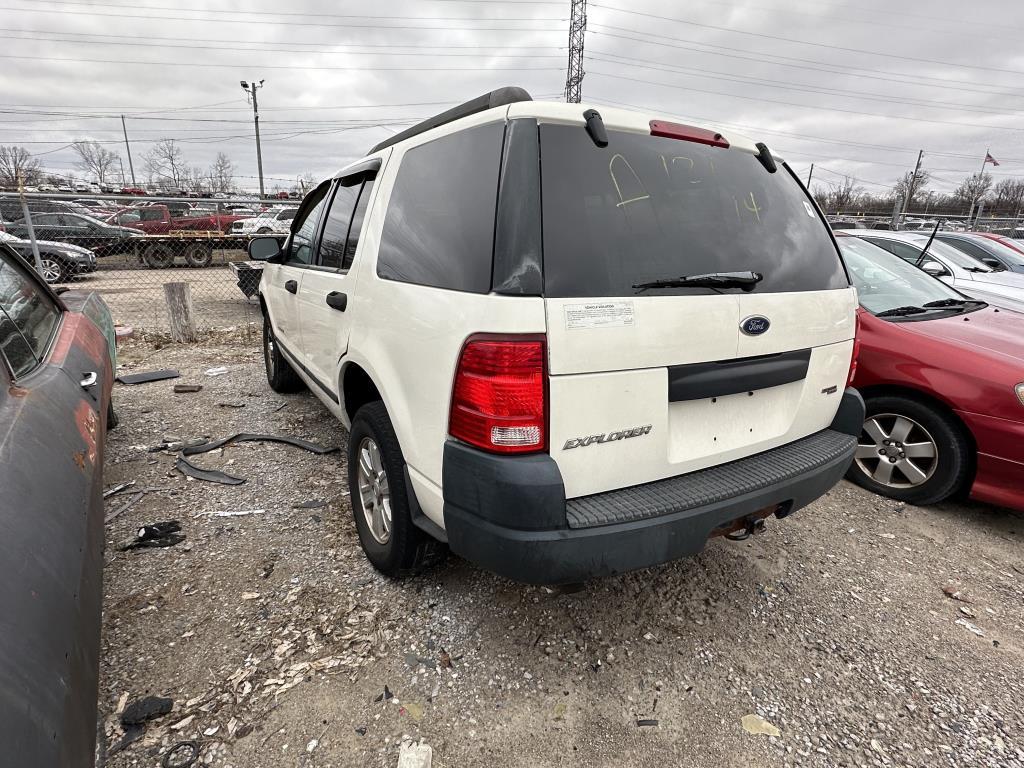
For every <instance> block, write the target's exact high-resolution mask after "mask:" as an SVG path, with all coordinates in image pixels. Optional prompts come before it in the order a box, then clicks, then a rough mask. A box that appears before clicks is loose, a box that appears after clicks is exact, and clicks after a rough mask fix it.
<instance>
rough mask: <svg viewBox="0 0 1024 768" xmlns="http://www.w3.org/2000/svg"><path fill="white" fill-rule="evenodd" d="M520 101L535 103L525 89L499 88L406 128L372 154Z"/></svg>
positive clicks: (386, 140)
mask: <svg viewBox="0 0 1024 768" xmlns="http://www.w3.org/2000/svg"><path fill="white" fill-rule="evenodd" d="M520 101H533V97H532V96H530V94H529V93H527V92H526V91H525V90H524V89H523V88H517V87H515V86H509V87H506V88H498V89H497V90H494V91H491V92H490V93H485V94H484V95H483V96H477V97H476V98H475V99H470V100H469V101H467V102H466V103H464V104H459V106H457V107H452V108H451V109H449V110H447V111H445V112H442V113H441V114H439V115H434V116H433V117H428V118H427V119H426V120H424V121H422V122H419V123H416V125H414V126H412V127H411V128H406V129H405V130H404V131H402V132H401V133H396V134H395V135H394V136H392V137H390V138H388V139H385V140H384V141H382V142H381V143H380V144H378V145H377V146H375V147H374V148H373V149H371V150H370V154H373V153H374V152H379V151H380V150H382V149H384V148H385V147H390V146H392V145H393V144H397V143H398V142H400V141H405V140H406V139H411V138H412V137H413V136H418V135H419V134H421V133H425V132H426V131H429V130H430V129H431V128H437V127H438V126H441V125H444V124H445V123H450V122H452V121H454V120H458V119H459V118H460V117H468V116H469V115H475V114H476V113H477V112H483V111H484V110H487V109H493V108H494V107H503V106H505V105H506V104H515V103H516V102H520Z"/></svg>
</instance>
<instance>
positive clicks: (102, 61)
mask: <svg viewBox="0 0 1024 768" xmlns="http://www.w3.org/2000/svg"><path fill="white" fill-rule="evenodd" d="M0 59H19V60H22V61H51V62H62V61H63V62H69V63H71V64H131V65H133V66H155V67H205V68H207V69H211V68H212V69H238V68H239V67H240V66H244V65H243V64H241V63H231V64H211V63H208V62H199V61H128V60H124V59H60V58H55V57H53V56H18V55H15V54H10V53H0ZM259 66H260V67H261V68H262V69H288V70H305V71H341V72H557V71H561V67H486V68H484V69H481V68H479V67H324V66H305V65H287V64H276V65H273V64H260V65H259Z"/></svg>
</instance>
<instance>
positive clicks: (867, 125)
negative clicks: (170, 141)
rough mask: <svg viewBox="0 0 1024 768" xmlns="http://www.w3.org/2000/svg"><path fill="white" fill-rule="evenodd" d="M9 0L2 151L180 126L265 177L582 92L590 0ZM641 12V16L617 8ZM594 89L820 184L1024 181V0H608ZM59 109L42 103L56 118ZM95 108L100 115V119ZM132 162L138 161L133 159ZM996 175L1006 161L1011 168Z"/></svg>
mask: <svg viewBox="0 0 1024 768" xmlns="http://www.w3.org/2000/svg"><path fill="white" fill-rule="evenodd" d="M228 5H229V4H228V3H225V2H223V0H221V2H217V3H214V2H208V1H207V0H102V1H100V2H84V1H82V2H71V1H70V0H0V11H2V15H3V22H2V23H0V28H2V31H3V36H4V42H5V44H4V46H3V48H2V53H0V58H2V59H3V62H2V64H0V104H2V106H0V144H19V145H22V146H24V147H26V148H27V149H29V150H30V151H31V152H33V153H36V154H38V155H40V158H39V159H40V160H41V161H43V162H44V163H45V164H46V166H47V167H48V168H53V169H55V170H60V171H64V172H67V171H70V170H74V161H75V156H74V154H73V153H72V151H71V150H70V149H67V148H62V147H64V145H66V144H68V143H69V142H71V141H74V140H76V139H82V138H92V139H96V140H98V141H103V142H110V144H109V146H110V148H112V149H114V150H116V151H118V152H121V153H122V156H123V152H124V145H123V142H122V135H121V122H120V118H119V117H118V115H120V114H121V113H124V114H125V115H126V116H127V123H128V132H129V138H130V139H131V141H132V153H133V157H134V159H135V169H136V173H137V174H138V175H139V176H140V181H141V176H142V173H141V166H142V156H143V155H144V154H145V152H146V151H147V150H148V148H149V147H151V146H152V142H154V141H156V140H158V139H161V138H174V139H176V140H178V141H180V142H181V143H182V148H183V149H184V150H185V152H186V156H187V159H188V160H189V162H190V163H192V164H194V165H197V166H200V167H206V166H208V165H209V164H210V162H211V161H212V160H213V157H214V155H215V154H216V153H217V152H218V151H224V152H226V153H227V154H228V155H229V156H230V157H231V159H232V160H233V161H234V163H235V166H236V173H237V174H239V176H240V177H241V178H239V184H240V185H241V186H243V187H247V188H251V189H254V188H256V186H257V182H256V180H255V176H256V157H255V148H254V141H253V134H252V112H251V108H250V107H249V105H248V104H247V101H246V96H245V94H244V93H243V92H242V90H241V87H240V86H239V81H240V80H242V79H245V80H252V79H257V80H258V79H261V78H263V79H265V83H264V88H263V89H262V90H260V91H259V93H258V98H259V106H260V115H261V121H260V122H261V130H262V133H263V165H264V174H265V175H266V177H267V186H268V188H272V187H273V186H274V184H275V183H279V184H281V185H282V186H285V187H287V186H290V185H291V184H292V183H293V182H294V179H295V177H296V176H297V175H298V174H300V173H305V172H310V173H312V174H314V175H315V176H317V177H320V176H325V175H327V174H329V173H331V172H333V171H334V170H335V169H337V168H338V167H340V166H342V165H344V164H345V163H347V162H348V161H350V160H351V159H353V158H355V157H358V156H360V155H361V154H363V153H365V152H366V150H367V149H369V147H371V146H372V145H373V144H375V143H376V142H378V141H380V140H381V139H382V138H384V137H386V136H387V135H389V134H390V133H394V132H396V131H398V130H401V129H402V128H403V127H405V126H407V125H408V124H410V122H412V121H415V120H417V119H421V118H423V117H427V116H429V115H431V114H434V113H436V112H439V111H441V110H443V109H445V108H447V107H448V106H451V105H453V104H455V103H458V102H460V101H464V100H466V99H468V98H471V97H473V96H476V95H479V94H481V93H484V92H486V91H488V90H491V89H493V88H496V87H499V86H502V85H519V86H523V87H525V88H526V89H527V90H529V91H530V92H531V93H532V94H533V95H534V98H539V97H543V98H553V99H559V100H560V99H561V98H562V92H563V90H564V82H565V69H566V59H567V42H568V17H569V8H570V2H569V0H558V1H557V2H525V1H524V0H416V1H415V2H413V1H412V0H388V1H386V2H381V1H380V0H378V2H369V1H368V0H366V1H364V0H347V1H346V2H331V1H329V0H292V1H291V2H281V1H280V0H278V1H277V2H271V1H270V0H254V2H246V3H244V4H242V3H236V4H235V5H239V6H241V5H244V7H245V8H246V9H247V10H245V11H231V10H224V9H225V8H226V7H227V6H228ZM616 8H618V9H626V8H628V10H616ZM587 21H588V28H587V33H586V54H585V58H584V67H585V69H586V72H587V74H586V78H585V79H584V82H583V100H584V102H585V103H591V104H596V105H600V104H609V105H616V106H618V105H630V106H634V107H639V108H642V109H644V110H649V111H652V112H656V113H660V114H666V115H672V116H677V117H680V118H685V119H687V120H690V121H693V122H699V123H701V124H705V125H709V126H711V127H716V128H719V129H720V130H722V132H723V133H725V134H726V135H728V132H729V129H730V128H732V129H734V130H737V129H739V130H741V132H743V133H745V134H747V135H749V136H751V137H753V138H754V139H755V140H763V141H765V142H766V143H768V144H769V146H771V147H772V148H774V149H775V150H776V151H777V152H779V153H781V154H783V155H784V156H785V157H786V159H787V160H789V162H790V163H791V165H792V166H793V167H794V168H795V169H797V170H798V171H799V172H801V173H802V174H803V175H804V177H805V178H806V172H807V169H808V167H809V165H810V163H811V162H813V163H815V181H820V182H835V181H838V180H839V179H840V177H841V176H842V175H843V174H849V175H852V176H854V177H856V178H857V179H858V180H859V183H861V184H862V185H863V186H864V188H865V189H866V190H870V191H873V192H876V193H881V192H885V188H886V187H891V185H892V184H893V182H894V181H895V179H896V178H897V177H898V176H899V175H900V174H901V173H902V172H904V171H906V170H909V169H912V168H913V165H914V162H915V160H916V158H917V150H918V149H924V150H925V159H924V167H925V168H927V169H929V170H931V171H932V172H933V174H934V181H933V188H935V189H937V190H944V191H945V190H951V189H952V188H953V187H955V186H956V185H957V183H958V182H959V181H960V180H961V179H962V178H963V177H964V176H965V175H967V174H969V173H974V172H977V171H978V170H979V169H980V167H981V162H982V158H983V157H984V155H985V150H986V148H988V149H989V150H990V152H991V154H992V155H993V156H994V157H995V158H996V159H997V160H998V161H999V162H1000V166H999V167H998V168H996V169H994V172H995V174H996V179H997V180H998V179H1000V178H1002V177H1003V176H1004V175H1021V176H1024V121H1022V120H1021V115H1022V114H1024V44H1022V41H1024V3H1022V2H1020V1H1019V0H976V1H975V2H972V3H970V4H965V3H962V2H952V0H928V1H927V2H925V1H924V0H903V1H902V2H893V1H892V0H889V1H888V2H882V1H881V0H864V2H843V1H842V0H816V1H814V2H812V1H811V0H806V1H805V0H750V1H749V2H743V1H741V0H703V2H700V3H679V2H671V1H670V0H629V2H627V0H604V1H602V2H596V3H595V2H591V3H590V5H589V10H588V19H587ZM43 111H45V112H49V113H53V114H46V115H43V114H40V112H43ZM85 115H90V116H85ZM124 165H125V171H126V173H127V170H128V163H127V159H126V158H125V163H124ZM989 169H990V170H991V169H992V168H991V166H989Z"/></svg>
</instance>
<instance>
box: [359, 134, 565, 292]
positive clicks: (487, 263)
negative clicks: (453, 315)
mask: <svg viewBox="0 0 1024 768" xmlns="http://www.w3.org/2000/svg"><path fill="white" fill-rule="evenodd" d="M503 134H504V124H502V123H491V124H488V125H481V126H477V127H476V128H469V129H467V130H464V131H459V132H458V133H454V134H451V135H449V136H445V137H443V138H440V139H436V140H434V141H431V142H429V143H428V144H423V145H421V146H418V147H414V148H412V149H410V150H409V151H408V152H406V153H405V156H404V157H403V158H402V163H401V166H400V167H399V169H398V176H397V178H396V179H395V188H394V190H393V191H392V193H391V200H390V202H389V204H388V211H387V214H386V216H385V218H384V230H383V232H382V233H381V243H380V249H379V251H378V256H377V274H378V275H379V276H380V277H382V278H384V279H387V280H398V281H401V282H406V283H417V284H419V285H429V286H434V287H437V288H450V289H453V290H457V291H469V292H472V293H487V292H489V291H490V289H491V255H492V251H493V246H494V210H495V204H496V200H497V194H498V166H499V165H500V163H501V143H502V137H503ZM584 136H585V134H584Z"/></svg>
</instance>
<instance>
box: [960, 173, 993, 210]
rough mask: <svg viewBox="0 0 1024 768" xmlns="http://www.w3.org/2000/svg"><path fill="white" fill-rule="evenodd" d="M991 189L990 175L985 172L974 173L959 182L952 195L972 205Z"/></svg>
mask: <svg viewBox="0 0 1024 768" xmlns="http://www.w3.org/2000/svg"><path fill="white" fill-rule="evenodd" d="M990 189H992V177H991V176H990V175H989V174H987V173H975V174H972V175H970V176H968V177H967V178H966V179H964V180H963V181H961V182H960V186H959V187H957V188H956V191H955V192H954V193H953V196H954V197H956V199H957V200H959V201H960V202H961V203H967V204H968V205H973V204H975V203H977V202H978V201H979V200H981V199H982V198H983V197H985V195H987V194H988V191H989V190H990Z"/></svg>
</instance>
